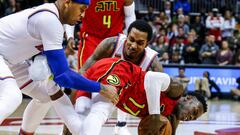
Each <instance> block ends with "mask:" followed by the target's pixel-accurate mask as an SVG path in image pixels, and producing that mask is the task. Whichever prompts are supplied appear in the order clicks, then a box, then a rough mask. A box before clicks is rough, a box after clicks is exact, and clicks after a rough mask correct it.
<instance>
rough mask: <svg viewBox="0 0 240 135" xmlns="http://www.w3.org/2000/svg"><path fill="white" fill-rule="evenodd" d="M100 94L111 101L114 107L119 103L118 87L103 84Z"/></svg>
mask: <svg viewBox="0 0 240 135" xmlns="http://www.w3.org/2000/svg"><path fill="white" fill-rule="evenodd" d="M100 94H101V95H102V96H104V97H105V98H107V99H108V100H109V101H111V102H112V103H113V104H114V105H116V104H117V103H118V100H119V96H118V92H117V89H116V87H114V86H112V85H105V84H101V90H100Z"/></svg>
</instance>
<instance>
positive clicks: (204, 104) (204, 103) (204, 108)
mask: <svg viewBox="0 0 240 135" xmlns="http://www.w3.org/2000/svg"><path fill="white" fill-rule="evenodd" d="M188 95H192V96H195V97H196V98H197V100H198V101H199V102H201V103H202V105H203V111H204V112H207V109H208V105H207V101H206V100H205V98H204V96H203V95H202V94H200V93H198V92H192V93H189V94H188Z"/></svg>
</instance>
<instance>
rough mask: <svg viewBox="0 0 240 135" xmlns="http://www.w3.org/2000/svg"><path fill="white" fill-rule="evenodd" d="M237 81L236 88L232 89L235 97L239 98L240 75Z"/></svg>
mask: <svg viewBox="0 0 240 135" xmlns="http://www.w3.org/2000/svg"><path fill="white" fill-rule="evenodd" d="M236 83H237V84H238V85H237V87H236V88H232V89H231V94H232V96H233V99H235V100H239V99H240V77H238V78H237V80H236Z"/></svg>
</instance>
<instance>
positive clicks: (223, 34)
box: [141, 0, 240, 66]
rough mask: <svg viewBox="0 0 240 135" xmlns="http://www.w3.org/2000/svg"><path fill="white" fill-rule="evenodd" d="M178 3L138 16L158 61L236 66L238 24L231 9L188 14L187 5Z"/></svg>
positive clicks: (239, 38)
mask: <svg viewBox="0 0 240 135" xmlns="http://www.w3.org/2000/svg"><path fill="white" fill-rule="evenodd" d="M179 1H181V0H179ZM179 1H178V2H177V3H175V4H174V7H171V6H172V5H171V4H172V3H171V2H168V1H167V2H165V6H164V8H165V9H164V11H159V13H154V9H153V8H152V7H151V6H149V7H148V13H147V14H146V15H145V16H143V17H141V18H142V19H144V20H145V21H147V22H149V24H151V26H152V27H153V29H154V33H155V34H154V35H155V36H154V38H153V39H152V41H151V43H150V47H151V48H152V49H154V50H156V51H157V52H158V53H159V55H158V56H159V58H160V62H161V63H163V64H171V63H173V64H217V65H236V66H240V50H239V48H240V33H239V29H238V27H239V24H238V21H237V19H236V18H235V16H234V13H233V12H232V11H231V9H228V8H226V9H225V10H224V11H223V13H220V12H219V10H218V9H217V8H213V9H212V10H211V11H209V12H208V13H205V14H197V15H190V14H189V12H190V11H189V9H190V7H189V6H190V5H189V4H187V3H185V4H181V3H180V4H179ZM183 1H184V0H183ZM185 2H187V1H185Z"/></svg>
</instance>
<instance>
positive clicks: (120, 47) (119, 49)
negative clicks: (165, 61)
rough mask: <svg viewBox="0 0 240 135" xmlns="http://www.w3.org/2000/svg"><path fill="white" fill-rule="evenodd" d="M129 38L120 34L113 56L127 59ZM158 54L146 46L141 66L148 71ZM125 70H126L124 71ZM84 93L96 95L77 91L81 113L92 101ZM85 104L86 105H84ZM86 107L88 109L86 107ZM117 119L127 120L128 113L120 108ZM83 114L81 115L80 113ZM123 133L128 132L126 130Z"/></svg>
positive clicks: (79, 111)
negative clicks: (126, 44)
mask: <svg viewBox="0 0 240 135" xmlns="http://www.w3.org/2000/svg"><path fill="white" fill-rule="evenodd" d="M126 40H127V37H126V35H124V34H119V35H118V38H117V43H116V45H115V47H114V50H113V54H112V58H114V57H116V58H121V59H123V60H124V59H125V58H124V55H123V53H124V52H123V51H124V46H125V42H126ZM156 56H157V52H156V51H154V50H152V49H151V48H149V47H146V48H145V51H144V56H143V58H142V60H141V62H140V65H139V66H140V67H141V68H142V70H143V71H148V70H149V68H150V65H151V64H152V62H153V60H154V58H156ZM123 72H124V71H123ZM83 93H85V95H86V96H88V97H91V96H94V95H95V94H91V93H86V92H80V91H77V92H76V99H77V100H76V103H75V110H76V111H77V112H78V113H79V114H85V112H86V110H88V109H89V108H90V107H91V102H89V100H90V99H88V98H86V97H84V96H82V95H83ZM84 104H85V106H83V105H84ZM85 108H86V109H85ZM117 114H118V115H117V120H118V121H119V122H126V120H127V117H128V115H127V114H126V113H124V112H122V111H120V110H118V112H117ZM80 116H81V115H80ZM119 130H120V129H119V128H117V127H116V128H115V133H116V134H120V133H119ZM123 134H127V133H126V132H125V133H123Z"/></svg>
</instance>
